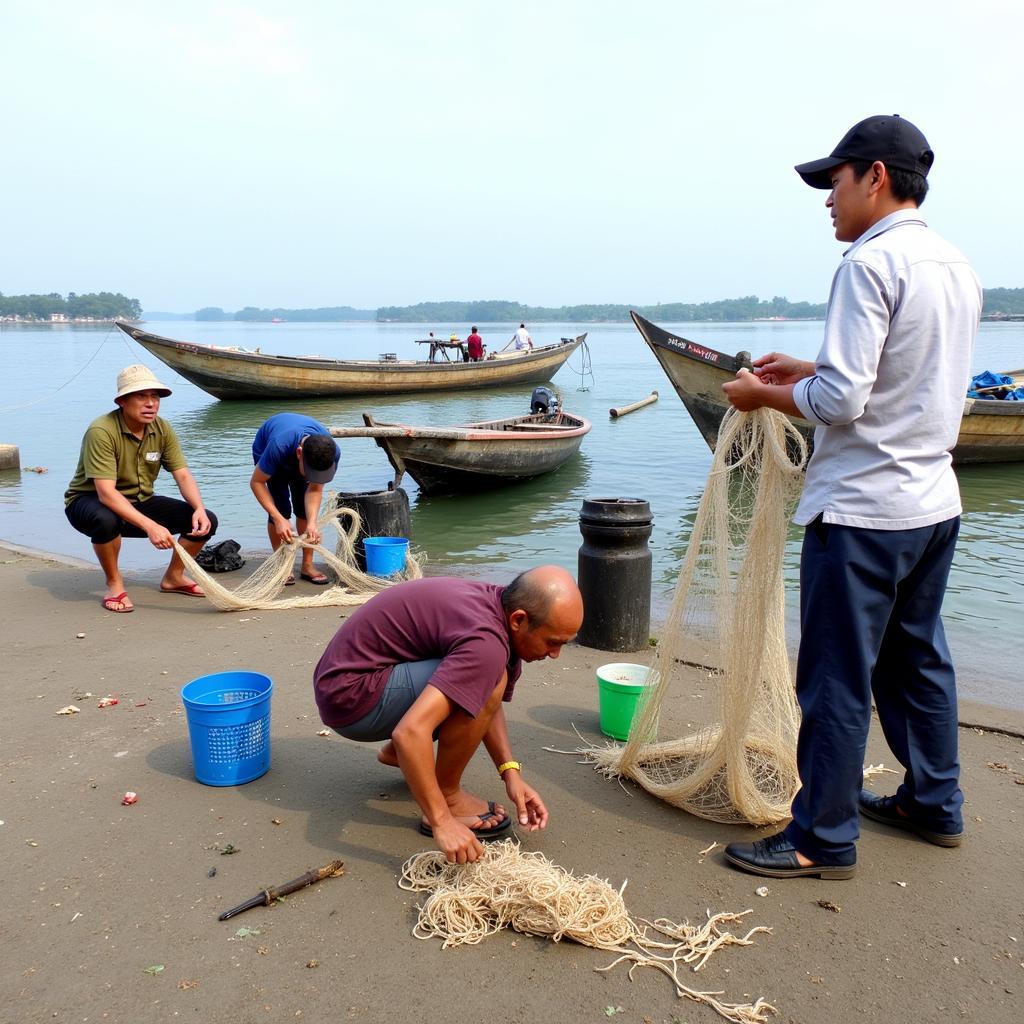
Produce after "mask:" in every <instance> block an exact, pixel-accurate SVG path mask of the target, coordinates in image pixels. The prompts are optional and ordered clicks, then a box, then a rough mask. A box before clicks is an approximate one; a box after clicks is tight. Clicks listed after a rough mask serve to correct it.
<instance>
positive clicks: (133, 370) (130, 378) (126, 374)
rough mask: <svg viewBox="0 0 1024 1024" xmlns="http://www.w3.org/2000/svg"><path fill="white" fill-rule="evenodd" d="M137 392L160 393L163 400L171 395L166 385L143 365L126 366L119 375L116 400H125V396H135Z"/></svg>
mask: <svg viewBox="0 0 1024 1024" xmlns="http://www.w3.org/2000/svg"><path fill="white" fill-rule="evenodd" d="M136 391H159V392H160V397H161V398H166V397H167V396H168V395H169V394H170V393H171V389H170V388H169V387H167V385H166V384H161V383H160V381H158V380H157V379H156V377H155V376H154V375H153V371H152V370H151V369H150V368H149V367H148V366H143V365H142V364H141V363H136V364H135V365H134V366H126V367H125V368H124V369H123V370H122V371H121V372H120V373H119V374H118V375H117V394H116V395H114V399H115V400H116V399H118V398H124V396H125V395H131V394H134V393H135V392H136Z"/></svg>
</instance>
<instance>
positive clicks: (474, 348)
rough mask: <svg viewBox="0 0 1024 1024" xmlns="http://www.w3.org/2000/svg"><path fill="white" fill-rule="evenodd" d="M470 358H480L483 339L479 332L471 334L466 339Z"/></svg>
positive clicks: (482, 352)
mask: <svg viewBox="0 0 1024 1024" xmlns="http://www.w3.org/2000/svg"><path fill="white" fill-rule="evenodd" d="M466 347H467V349H468V350H469V358H470V359H481V358H482V357H483V354H484V339H483V338H481V337H480V335H479V334H471V335H470V336H469V337H468V338H467V339H466Z"/></svg>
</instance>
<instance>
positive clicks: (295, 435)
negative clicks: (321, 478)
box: [252, 412, 341, 479]
mask: <svg viewBox="0 0 1024 1024" xmlns="http://www.w3.org/2000/svg"><path fill="white" fill-rule="evenodd" d="M307 434H326V435H327V436H328V437H330V434H331V432H330V431H329V430H328V429H327V428H326V427H325V426H324V425H323V424H322V423H320V422H319V421H317V420H315V419H313V418H312V417H310V416H303V415H302V413H298V412H279V413H277V415H275V416H271V417H270V419H269V420H267V422H266V423H264V424H263V426H262V427H260V429H259V430H257V431H256V439H255V440H254V441H253V443H252V461H253V462H254V463H256V467H257V469H259V470H261V471H262V472H264V473H266V474H267V476H276V477H282V476H284V477H288V478H293V479H298V478H299V475H300V474H299V460H298V458H297V457H296V455H295V449H296V448H298V447H299V444H300V443H301V441H302V439H303V438H304V437H305V436H306V435H307ZM334 451H335V462H337V461H340V459H341V452H340V451H339V449H338V445H337V444H335V445H334Z"/></svg>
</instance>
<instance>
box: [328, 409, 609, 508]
mask: <svg viewBox="0 0 1024 1024" xmlns="http://www.w3.org/2000/svg"><path fill="white" fill-rule="evenodd" d="M363 422H364V423H365V424H366V426H365V427H333V428H332V429H331V434H332V435H333V436H334V437H372V438H373V439H374V440H375V441H376V442H377V444H378V445H380V447H381V448H383V449H384V451H385V452H386V453H387V456H388V460H389V461H390V462H391V465H392V466H394V468H395V486H396V487H397V486H398V484H399V483H400V481H401V479H402V476H403V475H404V474H405V473H408V474H409V475H410V476H411V477H412V478H413V479H414V480H415V481H416V483H418V484H419V486H420V490H421V491H422V492H423V493H424V494H460V493H465V492H471V491H483V490H489V489H490V488H492V487H502V486H504V485H505V484H512V483H518V482H519V481H521V480H531V479H533V478H534V477H536V476H540V475H541V474H543V473H550V472H551V471H552V470H555V469H558V467H559V466H561V465H563V464H564V463H565V462H567V461H568V460H569V459H570V458H572V456H573V455H575V454H576V452H578V451H579V449H580V445H581V444H582V442H583V437H584V435H585V434H586V433H587V432H588V431H589V430H590V423H589V422H588V421H587V420H585V419H583V417H582V416H573V415H571V414H570V413H566V412H556V413H534V414H532V415H528V416H513V417H511V418H510V419H504V420H487V421H486V422H483V423H465V424H462V425H461V426H457V427H412V426H408V425H406V424H404V423H382V422H379V421H378V420H375V419H374V418H373V417H372V416H371V415H369V414H368V413H364V414H363Z"/></svg>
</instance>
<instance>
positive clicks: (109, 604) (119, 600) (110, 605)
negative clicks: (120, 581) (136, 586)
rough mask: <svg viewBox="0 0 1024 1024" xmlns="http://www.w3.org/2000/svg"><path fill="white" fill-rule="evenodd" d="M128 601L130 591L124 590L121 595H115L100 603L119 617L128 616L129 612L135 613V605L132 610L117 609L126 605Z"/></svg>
mask: <svg viewBox="0 0 1024 1024" xmlns="http://www.w3.org/2000/svg"><path fill="white" fill-rule="evenodd" d="M126 600H128V591H127V590H122V591H121V593H120V594H115V595H114V596H113V597H105V598H103V600H102V601H101V602H100V604H102V605H103V607H104V608H106V610H107V611H108V612H116V613H117V614H118V615H127V614H128V612H133V611H135V605H132V606H131V608H115V607H114V606H115V605H118V604H124V602H125V601H126Z"/></svg>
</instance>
